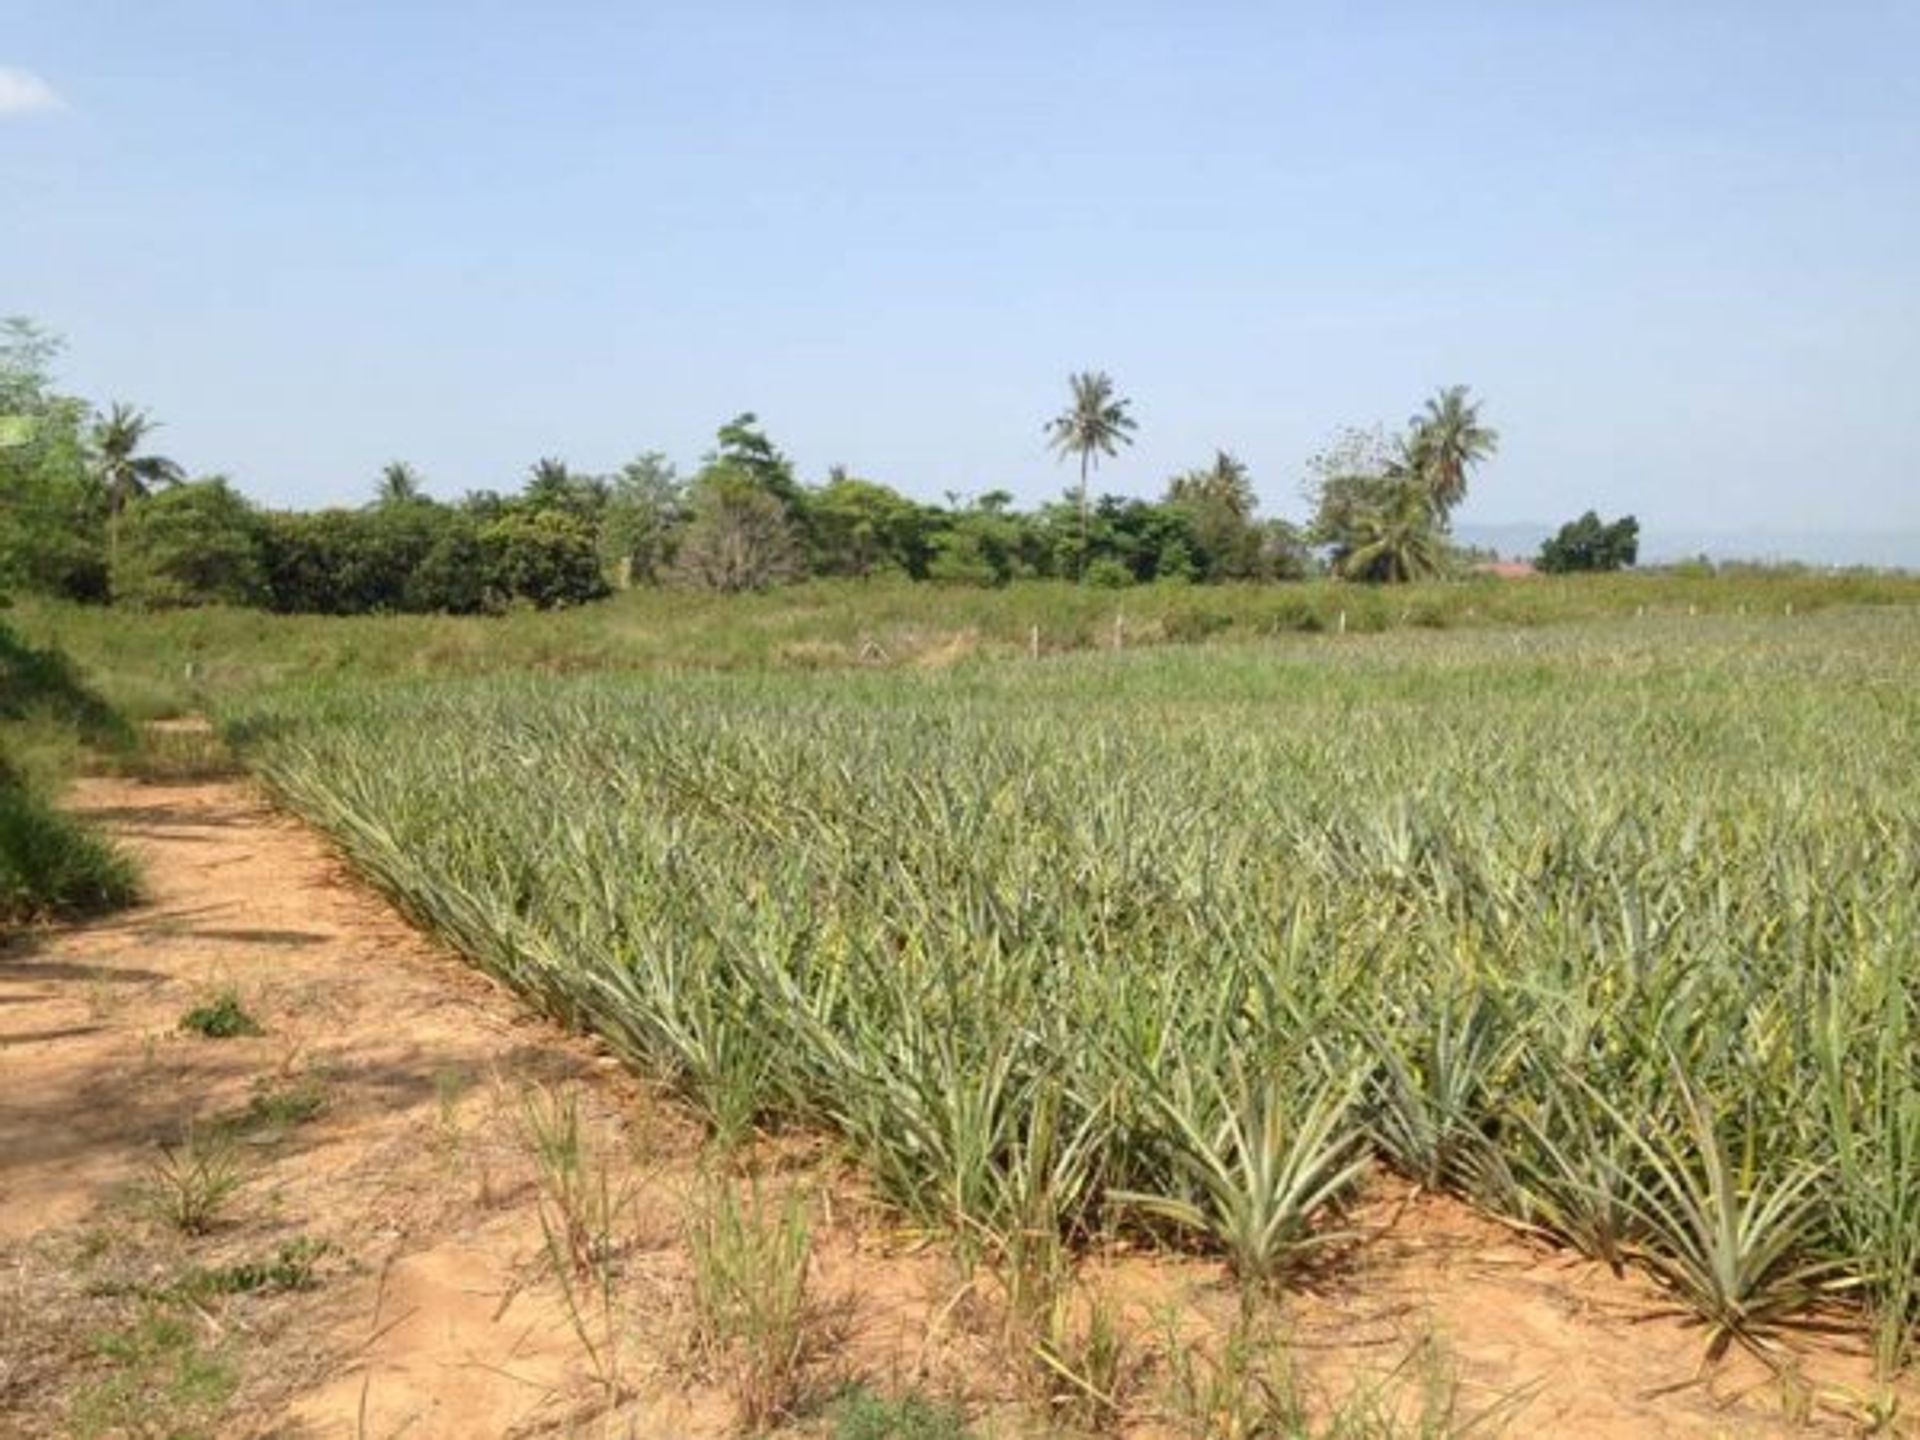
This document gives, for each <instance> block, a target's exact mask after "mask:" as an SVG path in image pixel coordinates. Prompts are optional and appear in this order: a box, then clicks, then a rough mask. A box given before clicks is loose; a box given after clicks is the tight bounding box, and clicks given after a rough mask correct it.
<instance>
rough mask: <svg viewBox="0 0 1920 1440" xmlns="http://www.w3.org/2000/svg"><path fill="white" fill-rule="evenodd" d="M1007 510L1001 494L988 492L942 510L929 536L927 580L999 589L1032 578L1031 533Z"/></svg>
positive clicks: (1020, 518)
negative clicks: (1021, 577) (1024, 577)
mask: <svg viewBox="0 0 1920 1440" xmlns="http://www.w3.org/2000/svg"><path fill="white" fill-rule="evenodd" d="M1012 506H1013V496H1011V495H1009V494H1008V493H1007V492H1006V491H1005V490H989V491H988V492H987V493H986V494H984V495H981V496H980V497H979V498H977V499H976V500H975V501H974V502H973V503H972V504H971V505H968V506H966V507H964V508H961V507H956V508H954V509H952V510H950V511H948V512H947V513H946V515H945V516H943V517H942V522H943V523H941V524H940V525H938V526H937V527H936V528H935V529H934V530H933V531H932V533H931V535H930V537H929V542H928V545H929V554H928V558H927V578H928V579H929V580H935V581H939V582H940V583H942V584H947V585H1004V584H1006V583H1007V582H1008V581H1010V580H1012V579H1014V578H1015V577H1016V576H1019V575H1029V574H1032V573H1034V570H1035V566H1034V563H1033V553H1034V551H1035V550H1036V548H1037V547H1036V544H1035V534H1034V530H1033V527H1032V526H1031V525H1030V524H1029V523H1028V522H1027V520H1026V517H1024V516H1021V515H1018V514H1016V513H1014V511H1013V509H1012Z"/></svg>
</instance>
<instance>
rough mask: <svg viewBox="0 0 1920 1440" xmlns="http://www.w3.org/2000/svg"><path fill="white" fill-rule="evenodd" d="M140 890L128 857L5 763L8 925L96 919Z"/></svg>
mask: <svg viewBox="0 0 1920 1440" xmlns="http://www.w3.org/2000/svg"><path fill="white" fill-rule="evenodd" d="M138 893H139V886H138V883H137V881H136V880H135V877H134V869H133V865H132V863H131V862H130V861H129V860H128V859H127V858H126V856H124V855H122V854H121V853H120V852H119V851H118V850H116V849H115V848H114V847H113V846H112V845H111V844H110V843H108V842H107V841H106V840H103V839H101V838H100V837H99V836H97V835H95V834H94V833H93V832H92V831H91V830H89V829H87V827H86V826H85V825H83V824H81V823H80V822H79V821H77V820H75V819H73V818H72V817H71V816H67V815H62V814H61V813H60V812H59V811H58V810H56V809H54V808H53V806H52V805H51V804H49V803H48V801H47V800H46V798H45V797H44V796H43V795H41V794H40V793H39V792H38V791H37V790H36V789H34V788H33V787H32V786H31V785H29V784H27V783H26V781H25V780H23V779H22V778H21V777H20V776H19V775H18V774H17V773H16V772H15V771H14V770H13V769H12V768H11V767H9V766H8V765H7V763H6V761H5V760H0V925H16V924H22V923H25V922H29V921H38V920H54V919H67V918H72V917H77V916H81V915H88V914H94V913H97V912H99V911H102V910H110V909H113V908H114V907H115V906H119V905H125V904H128V903H130V902H132V901H133V900H134V899H135V898H136V896H137V895H138Z"/></svg>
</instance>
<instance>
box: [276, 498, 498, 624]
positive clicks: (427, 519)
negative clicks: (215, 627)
mask: <svg viewBox="0 0 1920 1440" xmlns="http://www.w3.org/2000/svg"><path fill="white" fill-rule="evenodd" d="M455 523H459V524H461V525H463V526H465V527H466V528H468V529H469V530H471V529H472V522H471V521H469V520H467V518H466V517H465V516H461V515H459V514H457V512H454V511H451V510H447V509H445V508H444V507H442V506H439V505H436V504H434V503H433V502H432V501H430V500H414V501H395V502H392V503H387V504H378V505H375V506H373V507H372V508H370V509H366V510H316V511H309V512H305V513H297V512H296V513H292V514H278V515H269V516H267V517H266V550H265V555H266V567H267V589H268V592H269V594H270V595H271V603H272V605H273V608H274V609H276V610H279V611H282V612H285V613H289V614H321V615H365V614H369V613H380V612H386V613H392V612H398V611H404V610H410V609H414V608H416V606H415V603H414V601H413V598H412V596H413V589H414V587H413V576H414V573H415V571H416V570H418V569H419V567H420V566H421V565H422V564H423V563H424V562H425V561H426V558H427V556H428V554H429V553H430V552H431V551H432V550H433V548H434V546H435V545H436V544H437V543H438V542H439V539H440V537H441V535H442V533H443V532H444V531H445V530H446V529H447V528H448V527H449V526H451V525H453V524H455ZM428 608H439V607H437V606H434V607H428Z"/></svg>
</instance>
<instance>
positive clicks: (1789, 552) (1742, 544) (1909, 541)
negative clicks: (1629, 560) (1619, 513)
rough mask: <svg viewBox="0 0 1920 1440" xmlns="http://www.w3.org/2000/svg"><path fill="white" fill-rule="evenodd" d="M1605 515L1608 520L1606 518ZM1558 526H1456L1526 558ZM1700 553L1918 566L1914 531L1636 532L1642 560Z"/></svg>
mask: <svg viewBox="0 0 1920 1440" xmlns="http://www.w3.org/2000/svg"><path fill="white" fill-rule="evenodd" d="M1608 518H1611V516H1609V517H1608ZM1559 528H1560V527H1559V526H1557V525H1544V524H1535V523H1532V522H1526V521H1515V522H1509V523H1498V524H1489V525H1464V524H1463V525H1456V526H1455V527H1454V532H1453V533H1454V538H1455V539H1457V540H1459V541H1460V542H1461V543H1462V544H1465V545H1473V546H1477V547H1479V548H1481V549H1486V550H1497V551H1498V552H1499V553H1500V554H1501V555H1503V556H1513V557H1516V558H1518V557H1529V558H1530V557H1532V556H1533V555H1534V554H1535V553H1536V552H1538V550H1539V549H1540V542H1541V541H1543V540H1545V539H1546V538H1547V537H1548V536H1549V535H1551V534H1553V533H1554V531H1556V530H1558V529H1559ZM1695 555H1705V556H1707V557H1708V558H1709V559H1711V560H1768V561H1787V560H1797V561H1800V562H1801V563H1803V564H1807V565H1871V566H1875V567H1879V568H1882V569H1898V570H1920V530H1799V531H1795V530H1762V529H1753V530H1661V529H1657V528H1655V527H1652V526H1646V527H1643V528H1642V529H1641V531H1640V560H1641V563H1642V564H1646V565H1659V564H1662V563H1664V562H1667V561H1670V560H1686V559H1690V558H1691V557H1693V556H1695Z"/></svg>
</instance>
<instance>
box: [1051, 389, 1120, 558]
mask: <svg viewBox="0 0 1920 1440" xmlns="http://www.w3.org/2000/svg"><path fill="white" fill-rule="evenodd" d="M1067 386H1068V388H1069V390H1070V391H1071V396H1072V398H1071V400H1070V401H1069V403H1068V405H1067V408H1066V409H1065V410H1063V411H1061V412H1060V413H1059V414H1058V415H1056V416H1054V417H1053V419H1051V420H1049V421H1048V422H1047V427H1046V428H1047V436H1048V444H1049V445H1050V446H1051V447H1052V448H1053V449H1054V451H1056V452H1057V453H1058V454H1059V456H1060V458H1061V459H1063V460H1064V459H1066V458H1067V457H1068V456H1069V455H1071V456H1074V457H1076V458H1077V459H1078V460H1079V462H1080V541H1081V543H1080V556H1079V565H1078V566H1077V567H1076V569H1077V570H1079V571H1081V572H1082V574H1083V576H1084V570H1085V565H1086V557H1087V553H1088V551H1087V541H1088V534H1087V531H1088V524H1087V521H1088V511H1087V471H1088V468H1089V467H1090V466H1093V465H1097V464H1098V463H1099V461H1100V458H1101V457H1102V456H1110V455H1113V454H1114V453H1115V452H1116V451H1117V450H1118V448H1119V447H1120V446H1122V445H1131V444H1132V443H1133V431H1135V430H1136V429H1138V428H1139V425H1138V422H1136V421H1135V420H1134V418H1133V416H1132V415H1130V414H1129V413H1128V410H1127V407H1128V406H1129V405H1130V404H1131V403H1132V402H1131V401H1129V400H1126V399H1118V398H1115V396H1114V393H1113V380H1112V378H1111V377H1109V376H1108V375H1107V373H1106V372H1105V371H1103V370H1083V371H1081V372H1079V373H1078V374H1074V375H1069V376H1068V377H1067Z"/></svg>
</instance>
